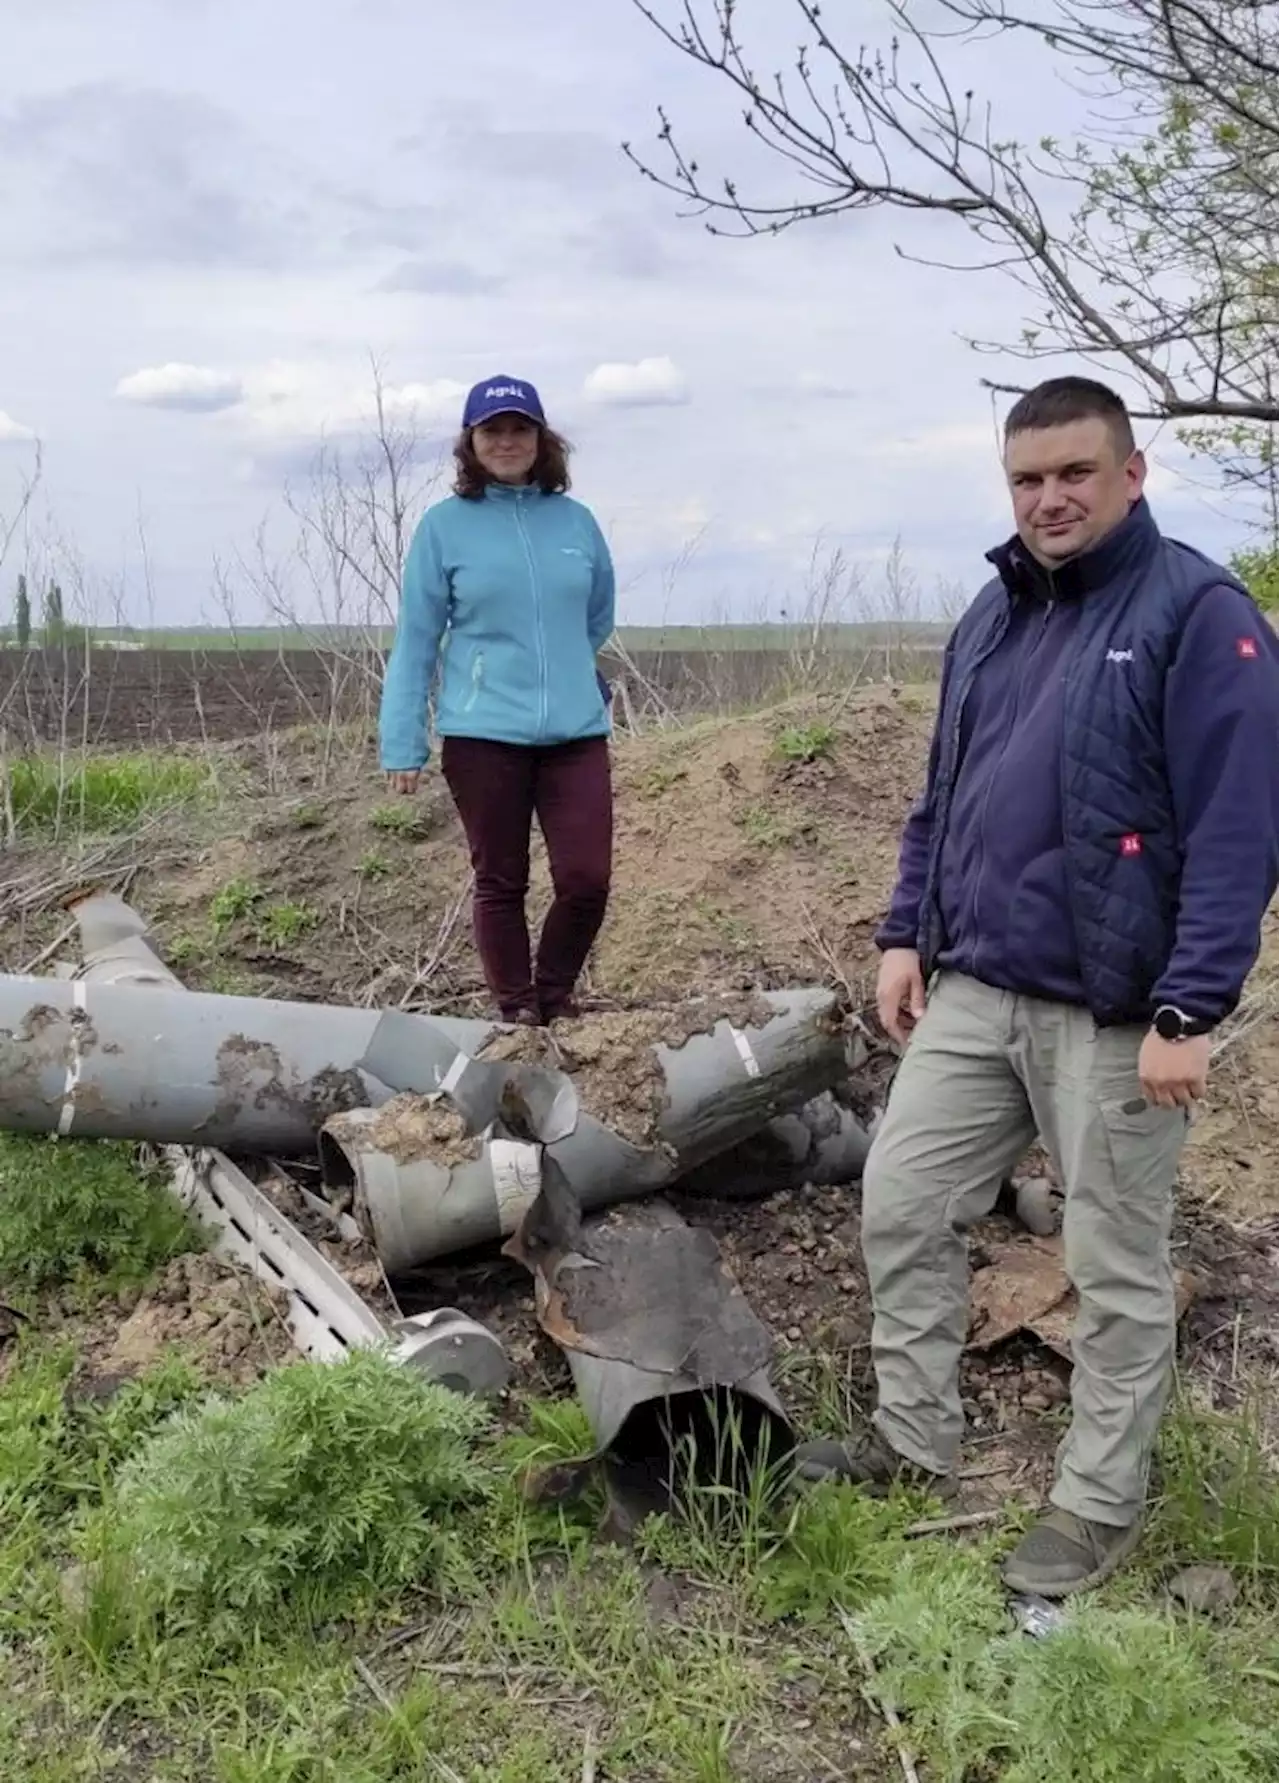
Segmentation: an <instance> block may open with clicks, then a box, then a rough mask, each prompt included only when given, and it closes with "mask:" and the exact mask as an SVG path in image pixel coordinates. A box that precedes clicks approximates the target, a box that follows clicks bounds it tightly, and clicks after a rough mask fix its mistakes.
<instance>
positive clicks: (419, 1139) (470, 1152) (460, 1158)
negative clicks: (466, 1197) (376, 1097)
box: [336, 1090, 480, 1170]
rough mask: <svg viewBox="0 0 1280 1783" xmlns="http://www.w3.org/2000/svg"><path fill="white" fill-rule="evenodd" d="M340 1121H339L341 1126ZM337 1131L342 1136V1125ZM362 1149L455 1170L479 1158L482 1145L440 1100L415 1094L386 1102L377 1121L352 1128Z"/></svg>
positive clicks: (408, 1091)
mask: <svg viewBox="0 0 1280 1783" xmlns="http://www.w3.org/2000/svg"><path fill="white" fill-rule="evenodd" d="M340 1121H341V1117H339V1122H340ZM336 1130H337V1131H339V1132H341V1131H342V1128H341V1126H340V1125H338V1126H337V1129H336ZM353 1132H355V1133H357V1134H358V1135H359V1140H360V1143H361V1145H362V1146H371V1147H374V1148H375V1149H376V1150H378V1151H382V1152H386V1154H387V1156H388V1157H390V1158H394V1159H395V1161H396V1163H397V1164H417V1163H420V1162H421V1161H422V1160H423V1159H427V1160H429V1161H430V1162H431V1163H433V1164H438V1165H439V1166H440V1168H441V1169H442V1170H452V1169H453V1167H454V1165H455V1164H469V1163H472V1162H474V1160H475V1159H476V1158H478V1157H479V1156H480V1141H479V1139H477V1138H475V1137H474V1136H473V1135H470V1134H468V1132H467V1129H466V1123H465V1122H464V1121H463V1119H462V1116H461V1115H460V1114H458V1112H457V1111H456V1109H454V1108H452V1107H451V1106H450V1105H449V1103H448V1102H445V1101H442V1100H440V1099H439V1098H438V1097H431V1096H419V1095H416V1094H415V1093H414V1092H413V1091H412V1090H406V1091H405V1092H404V1093H403V1094H402V1095H399V1096H393V1097H392V1098H391V1100H390V1101H389V1102H384V1103H383V1104H382V1106H381V1108H379V1109H378V1111H377V1113H376V1114H375V1115H374V1118H373V1119H372V1120H371V1121H369V1122H367V1123H361V1125H360V1126H358V1127H355V1128H353Z"/></svg>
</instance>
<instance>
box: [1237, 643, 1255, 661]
mask: <svg viewBox="0 0 1280 1783" xmlns="http://www.w3.org/2000/svg"><path fill="white" fill-rule="evenodd" d="M1257 654H1258V640H1257V639H1256V638H1237V639H1236V655H1237V656H1243V657H1244V659H1245V661H1246V662H1252V661H1253V660H1254V658H1255V657H1256V656H1257Z"/></svg>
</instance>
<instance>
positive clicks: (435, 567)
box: [378, 513, 449, 772]
mask: <svg viewBox="0 0 1280 1783" xmlns="http://www.w3.org/2000/svg"><path fill="white" fill-rule="evenodd" d="M448 617H449V581H448V577H447V576H446V575H445V573H444V569H443V567H442V565H441V561H440V547H439V542H438V541H437V539H436V535H435V527H434V525H433V524H432V520H431V515H430V514H429V513H428V514H425V515H424V516H423V518H422V520H421V521H420V522H419V524H418V530H417V532H416V533H415V534H414V535H413V543H412V544H411V545H410V547H409V555H408V557H407V558H406V559H405V565H404V580H403V585H402V587H401V590H400V615H399V618H398V620H397V622H396V637H395V643H394V644H393V645H392V647H391V655H390V657H389V659H388V661H387V669H386V674H385V675H384V676H383V680H382V711H381V715H380V719H379V726H378V728H379V733H380V754H381V759H382V766H383V767H384V768H385V769H387V770H388V771H389V772H395V771H397V770H405V771H411V770H412V769H414V768H421V767H422V766H424V765H425V763H426V761H427V757H428V756H429V754H430V749H429V747H428V743H427V700H428V697H429V695H430V693H431V681H432V677H433V676H434V675H435V672H436V659H437V657H438V656H439V654H440V640H441V638H442V637H443V636H444V629H445V625H446V623H447V621H448Z"/></svg>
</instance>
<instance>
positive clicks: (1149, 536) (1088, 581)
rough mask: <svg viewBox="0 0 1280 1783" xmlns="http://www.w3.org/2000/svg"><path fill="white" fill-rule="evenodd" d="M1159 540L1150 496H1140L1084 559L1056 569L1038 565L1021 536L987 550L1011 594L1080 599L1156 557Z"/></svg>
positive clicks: (988, 559)
mask: <svg viewBox="0 0 1280 1783" xmlns="http://www.w3.org/2000/svg"><path fill="white" fill-rule="evenodd" d="M1159 542H1160V529H1159V527H1158V526H1157V525H1156V523H1155V519H1154V517H1153V515H1152V512H1151V509H1150V508H1149V507H1148V506H1147V502H1146V498H1145V496H1140V497H1139V498H1138V500H1137V501H1136V502H1135V503H1134V505H1133V506H1132V507H1131V508H1130V509H1129V512H1128V514H1127V515H1126V516H1125V518H1124V519H1123V520H1122V521H1121V522H1120V524H1119V526H1117V527H1114V528H1113V529H1112V531H1111V532H1109V533H1108V534H1107V535H1106V537H1105V538H1103V539H1099V541H1098V543H1097V544H1096V545H1094V546H1093V547H1092V549H1091V550H1088V551H1082V552H1081V553H1080V555H1079V557H1069V558H1068V559H1067V561H1066V562H1065V563H1064V564H1061V565H1059V567H1058V568H1057V569H1054V570H1048V569H1046V568H1045V567H1044V565H1043V564H1042V563H1038V562H1037V561H1036V559H1035V558H1034V557H1032V555H1031V553H1030V552H1029V551H1028V550H1027V548H1026V546H1025V545H1024V544H1023V542H1022V540H1021V539H1020V538H1018V536H1017V534H1016V533H1015V535H1014V536H1013V538H1011V539H1008V540H1006V542H1005V543H1004V544H1003V545H997V546H996V547H995V549H994V550H993V551H988V552H987V562H988V563H991V564H994V565H995V568H996V571H997V572H998V574H999V577H1000V580H1001V581H1002V582H1003V583H1004V585H1005V588H1006V589H1007V590H1008V592H1009V594H1010V595H1011V596H1012V597H1014V598H1015V599H1016V598H1017V597H1018V596H1030V597H1031V598H1032V599H1034V600H1079V599H1080V598H1082V597H1083V596H1084V595H1087V594H1092V593H1094V592H1095V591H1096V590H1097V589H1099V588H1106V587H1107V586H1108V585H1109V584H1110V583H1112V582H1115V581H1116V580H1117V579H1118V578H1120V577H1123V576H1125V575H1126V574H1128V573H1130V572H1131V571H1133V570H1137V569H1140V568H1141V567H1142V566H1143V565H1144V564H1146V563H1147V562H1148V561H1149V560H1150V558H1151V557H1152V556H1153V555H1154V553H1155V549H1156V546H1157V545H1158V544H1159Z"/></svg>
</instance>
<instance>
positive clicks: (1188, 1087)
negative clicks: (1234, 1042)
mask: <svg viewBox="0 0 1280 1783" xmlns="http://www.w3.org/2000/svg"><path fill="white" fill-rule="evenodd" d="M1138 1079H1139V1082H1140V1083H1141V1084H1142V1093H1143V1095H1144V1096H1145V1097H1146V1098H1147V1101H1148V1102H1154V1103H1155V1105H1156V1107H1157V1108H1190V1107H1191V1106H1192V1105H1193V1103H1196V1102H1198V1101H1199V1100H1200V1099H1201V1097H1202V1096H1203V1095H1204V1092H1205V1085H1206V1084H1207V1083H1208V1081H1209V1036H1208V1035H1207V1034H1197V1035H1196V1036H1195V1038H1194V1039H1192V1040H1162V1039H1161V1038H1160V1036H1159V1034H1157V1033H1156V1032H1155V1030H1154V1029H1152V1031H1151V1032H1150V1033H1149V1034H1148V1035H1147V1037H1146V1039H1145V1040H1144V1041H1143V1042H1142V1051H1141V1052H1140V1053H1139V1054H1138Z"/></svg>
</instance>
